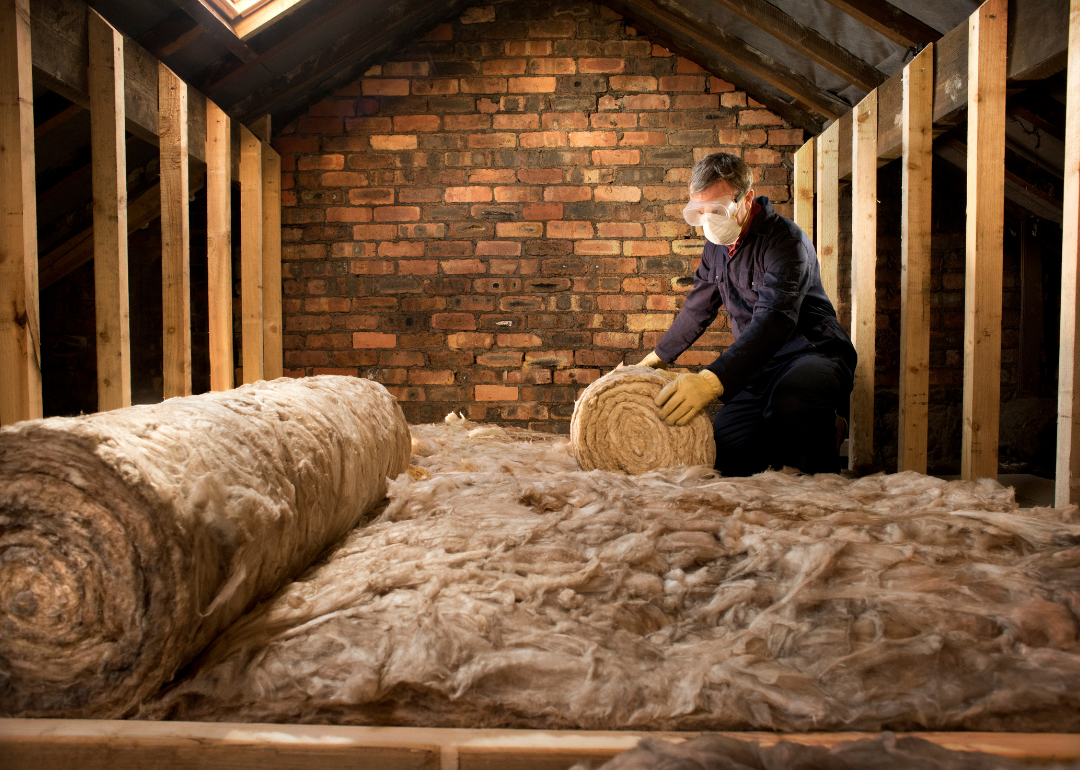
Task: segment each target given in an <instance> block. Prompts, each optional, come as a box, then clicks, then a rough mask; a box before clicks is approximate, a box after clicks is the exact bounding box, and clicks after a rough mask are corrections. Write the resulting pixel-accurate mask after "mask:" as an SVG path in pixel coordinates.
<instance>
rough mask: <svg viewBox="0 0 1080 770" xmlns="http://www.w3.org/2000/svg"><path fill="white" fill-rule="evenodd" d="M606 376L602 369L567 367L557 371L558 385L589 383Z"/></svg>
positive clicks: (556, 381)
mask: <svg viewBox="0 0 1080 770" xmlns="http://www.w3.org/2000/svg"><path fill="white" fill-rule="evenodd" d="M603 376H604V372H603V371H602V370H600V369H565V370H563V371H561V372H555V383H556V384H557V385H588V384H590V383H593V382H596V381H597V380H598V379H600V378H601V377H603Z"/></svg>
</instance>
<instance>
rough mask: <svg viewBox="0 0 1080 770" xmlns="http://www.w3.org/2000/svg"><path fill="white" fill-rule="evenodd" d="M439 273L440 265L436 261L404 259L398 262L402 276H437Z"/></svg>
mask: <svg viewBox="0 0 1080 770" xmlns="http://www.w3.org/2000/svg"><path fill="white" fill-rule="evenodd" d="M420 245H421V246H422V245H423V244H420ZM438 272H439V263H438V262H437V261H436V260H434V259H404V260H402V261H401V262H398V273H399V274H400V275H437V274H438Z"/></svg>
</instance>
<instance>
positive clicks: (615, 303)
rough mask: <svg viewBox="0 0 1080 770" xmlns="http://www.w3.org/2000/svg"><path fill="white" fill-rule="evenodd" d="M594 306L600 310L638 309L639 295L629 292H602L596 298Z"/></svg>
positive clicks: (639, 304)
mask: <svg viewBox="0 0 1080 770" xmlns="http://www.w3.org/2000/svg"><path fill="white" fill-rule="evenodd" d="M596 306H597V307H598V308H599V309H600V310H606V311H612V310H617V311H618V310H621V311H626V310H640V309H641V296H640V295H629V294H602V295H600V296H599V297H597V298H596Z"/></svg>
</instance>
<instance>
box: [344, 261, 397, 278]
mask: <svg viewBox="0 0 1080 770" xmlns="http://www.w3.org/2000/svg"><path fill="white" fill-rule="evenodd" d="M396 264H397V263H396V262H393V261H391V260H385V259H356V260H353V261H352V262H350V263H349V272H350V273H352V274H353V275H393V274H394V267H395V266H396Z"/></svg>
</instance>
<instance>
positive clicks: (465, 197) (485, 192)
mask: <svg viewBox="0 0 1080 770" xmlns="http://www.w3.org/2000/svg"><path fill="white" fill-rule="evenodd" d="M444 200H445V201H446V202H447V203H486V202H488V201H490V200H491V188H490V187H447V188H446V194H445V196H444Z"/></svg>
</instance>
